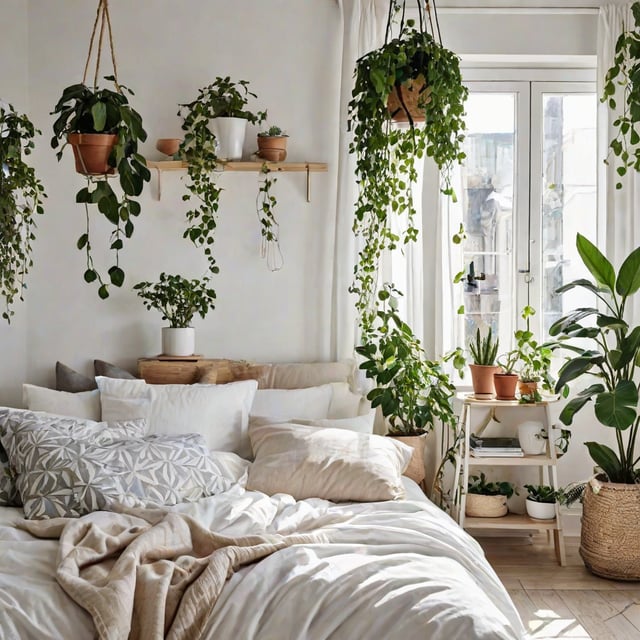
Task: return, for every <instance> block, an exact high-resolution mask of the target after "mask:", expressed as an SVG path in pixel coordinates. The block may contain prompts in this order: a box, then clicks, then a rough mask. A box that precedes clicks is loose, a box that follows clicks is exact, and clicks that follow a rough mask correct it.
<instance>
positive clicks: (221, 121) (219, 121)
mask: <svg viewBox="0 0 640 640" xmlns="http://www.w3.org/2000/svg"><path fill="white" fill-rule="evenodd" d="M246 130H247V120H246V119H245V118H213V120H211V131H213V135H215V137H216V140H217V142H218V151H217V153H218V158H220V160H240V159H241V158H242V147H243V146H244V135H245V133H246Z"/></svg>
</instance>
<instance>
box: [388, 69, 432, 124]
mask: <svg viewBox="0 0 640 640" xmlns="http://www.w3.org/2000/svg"><path fill="white" fill-rule="evenodd" d="M429 102H431V89H430V88H429V87H427V81H426V80H425V77H424V76H423V75H422V74H421V75H419V76H418V77H417V78H414V79H412V80H407V81H406V82H404V83H403V84H401V85H398V86H396V87H394V89H393V91H392V92H391V93H390V94H389V98H388V99H387V109H388V111H389V115H390V116H391V119H392V120H393V121H394V122H409V115H408V114H411V119H412V120H413V122H424V121H425V115H424V105H425V104H428V103H429ZM407 112H408V113H407Z"/></svg>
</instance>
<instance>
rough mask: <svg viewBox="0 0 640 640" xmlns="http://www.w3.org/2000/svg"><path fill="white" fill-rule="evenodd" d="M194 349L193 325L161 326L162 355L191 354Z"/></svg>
mask: <svg viewBox="0 0 640 640" xmlns="http://www.w3.org/2000/svg"><path fill="white" fill-rule="evenodd" d="M195 350H196V331H195V329H194V328H193V327H184V328H179V329H176V328H173V327H162V355H164V356H192V355H193V354H194V353H195Z"/></svg>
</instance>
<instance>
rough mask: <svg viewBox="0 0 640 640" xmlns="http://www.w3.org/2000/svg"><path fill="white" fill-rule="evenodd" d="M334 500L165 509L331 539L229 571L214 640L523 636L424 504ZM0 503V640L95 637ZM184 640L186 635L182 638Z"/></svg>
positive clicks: (219, 501) (487, 574)
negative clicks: (337, 502)
mask: <svg viewBox="0 0 640 640" xmlns="http://www.w3.org/2000/svg"><path fill="white" fill-rule="evenodd" d="M406 484H407V488H408V494H409V497H410V498H411V499H409V500H406V501H394V502H384V503H369V504H346V505H345V504H343V505H335V504H332V503H330V502H327V501H325V500H319V499H309V500H303V501H300V502H296V501H295V500H294V499H293V498H292V497H291V496H288V495H284V494H278V495H276V496H273V497H268V496H266V495H264V494H262V493H259V492H246V491H245V490H244V489H242V488H241V487H240V486H238V485H236V486H234V487H233V489H231V490H230V491H227V492H225V493H223V494H220V495H217V496H213V497H211V498H207V499H205V500H202V501H200V502H198V503H193V504H182V505H178V507H175V509H177V510H178V511H180V512H183V513H188V514H189V515H191V516H192V517H194V518H196V519H197V520H198V522H200V523H202V524H204V525H205V526H207V527H209V528H211V529H213V530H215V531H217V532H219V533H221V534H223V535H228V536H239V535H247V534H253V533H260V532H265V531H266V532H268V533H279V534H284V535H286V534H290V533H293V532H294V531H297V532H308V531H313V530H317V529H322V530H323V531H325V532H327V533H328V535H329V537H330V539H331V541H332V542H331V543H330V544H313V545H304V546H294V547H291V548H288V549H283V550H281V551H278V552H276V553H274V554H273V555H271V556H269V557H267V558H265V559H264V560H262V561H261V562H259V563H257V564H254V565H251V566H249V567H246V568H243V569H241V570H240V571H238V572H237V573H235V574H234V575H233V576H232V577H231V579H230V580H229V581H228V583H227V584H226V586H225V588H224V589H223V591H222V593H221V595H220V597H219V598H218V601H217V603H216V604H215V606H214V607H213V610H212V611H211V615H210V618H209V622H208V624H207V626H206V628H205V633H204V636H203V637H205V638H209V639H212V640H213V639H214V638H215V640H251V639H254V638H256V639H260V640H288V639H292V640H293V639H300V640H320V639H323V640H325V639H326V640H329V639H332V640H339V639H344V640H367V639H371V640H394V639H398V640H412V639H414V638H415V639H418V638H420V639H423V638H429V639H441V640H455V639H456V638H459V639H460V640H485V639H486V640H499V639H501V638H523V637H526V634H525V631H524V629H523V627H522V624H521V622H520V619H519V617H518V614H517V612H516V610H515V607H514V606H513V604H512V603H511V600H510V598H509V596H508V595H507V593H506V591H505V590H504V588H503V586H502V585H501V583H500V582H499V580H498V578H497V577H496V575H495V573H494V572H493V570H492V569H491V567H490V566H489V564H488V563H487V561H486V560H485V559H484V555H483V553H482V550H481V549H480V547H479V546H478V545H477V543H476V542H475V541H474V540H473V539H472V538H471V537H470V536H468V535H467V534H466V533H465V532H463V531H462V530H461V529H460V528H459V527H458V526H457V525H456V524H455V523H454V522H453V521H452V520H451V519H450V518H449V517H448V516H447V515H446V514H444V513H443V512H442V511H440V510H439V509H438V508H437V507H435V506H434V505H433V504H431V503H430V502H428V501H427V500H426V499H425V498H424V496H422V494H421V493H420V492H419V490H418V487H417V486H415V485H414V484H413V483H411V481H409V480H407V481H406ZM21 516H22V511H21V510H20V509H12V508H8V507H1V508H0V638H2V639H3V640H13V639H16V640H28V639H30V638H33V639H34V640H35V639H37V640H46V639H51V640H53V639H55V640H58V639H62V638H64V639H65V640H76V639H77V640H80V639H85V638H87V639H88V638H93V637H94V629H93V625H92V622H91V618H90V617H89V615H88V614H87V613H86V612H84V611H83V610H82V609H81V608H80V607H79V606H77V605H76V604H74V603H73V602H72V601H71V600H70V599H69V598H68V597H67V595H66V594H65V593H64V592H63V591H62V589H61V588H60V587H59V586H58V584H57V582H56V581H55V569H56V564H57V558H56V555H57V548H58V543H57V541H48V540H39V539H36V538H34V537H32V536H31V535H29V534H28V533H26V532H24V531H20V530H18V529H16V528H15V527H14V526H13V523H14V522H15V521H16V520H17V519H18V518H20V517H21ZM189 640H191V639H189Z"/></svg>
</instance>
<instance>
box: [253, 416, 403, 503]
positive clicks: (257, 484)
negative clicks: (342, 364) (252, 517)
mask: <svg viewBox="0 0 640 640" xmlns="http://www.w3.org/2000/svg"><path fill="white" fill-rule="evenodd" d="M249 437H250V439H251V446H252V448H253V452H254V455H255V461H254V462H253V464H252V465H251V467H250V469H249V479H248V481H247V489H249V490H254V491H262V492H263V493H266V494H268V495H273V494H275V493H288V494H290V495H292V496H293V497H294V498H296V499H297V500H303V499H305V498H324V499H326V500H332V501H333V502H344V501H358V502H374V501H377V500H397V499H400V498H404V495H405V492H404V487H403V485H402V480H401V476H402V472H403V471H404V469H405V468H406V466H407V464H408V463H409V460H410V459H411V454H412V452H413V449H411V447H408V446H406V445H405V444H403V443H401V442H398V441H396V440H393V439H391V438H386V437H384V436H375V435H367V434H363V433H355V432H353V431H348V430H346V429H331V428H329V429H318V428H317V427H308V426H302V425H295V424H288V423H285V424H275V425H250V426H249Z"/></svg>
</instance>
